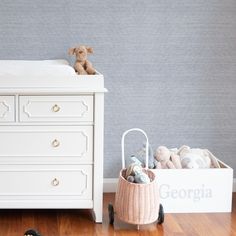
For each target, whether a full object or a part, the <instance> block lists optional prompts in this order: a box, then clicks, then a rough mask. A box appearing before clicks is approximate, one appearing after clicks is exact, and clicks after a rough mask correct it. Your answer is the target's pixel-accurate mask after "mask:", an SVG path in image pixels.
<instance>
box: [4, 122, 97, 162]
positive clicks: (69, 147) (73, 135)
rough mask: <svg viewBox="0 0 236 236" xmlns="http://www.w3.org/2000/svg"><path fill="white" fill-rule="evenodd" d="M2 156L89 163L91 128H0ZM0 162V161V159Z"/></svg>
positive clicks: (91, 144)
mask: <svg viewBox="0 0 236 236" xmlns="http://www.w3.org/2000/svg"><path fill="white" fill-rule="evenodd" d="M0 143H1V152H0V157H1V156H8V157H9V156H23V157H25V156H32V158H33V157H34V156H39V157H43V156H47V157H52V156H64V157H66V156H67V157H70V156H71V157H78V158H79V159H80V160H83V161H91V160H92V153H93V127H92V126H60V127H59V126H52V127H49V126H42V127H40V126H35V127H34V126H15V127H0ZM0 161H1V159H0Z"/></svg>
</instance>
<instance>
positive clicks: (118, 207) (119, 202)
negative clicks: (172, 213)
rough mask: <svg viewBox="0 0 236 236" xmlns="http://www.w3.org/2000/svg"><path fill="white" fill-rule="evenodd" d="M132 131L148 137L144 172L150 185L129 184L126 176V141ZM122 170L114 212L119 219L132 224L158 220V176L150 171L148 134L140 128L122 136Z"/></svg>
mask: <svg viewBox="0 0 236 236" xmlns="http://www.w3.org/2000/svg"><path fill="white" fill-rule="evenodd" d="M131 131H139V132H141V133H143V134H144V136H145V137H146V167H145V168H144V169H143V171H145V172H146V174H147V175H148V176H149V178H150V179H151V182H150V183H148V184H137V183H130V182H128V181H127V180H126V179H125V178H124V176H125V171H126V169H125V155H124V139H125V136H126V135H127V134H128V133H129V132H131ZM121 146H122V170H121V171H120V175H119V182H118V187H117V191H116V197H115V205H114V210H115V213H116V215H117V217H118V218H119V219H120V220H122V221H125V222H127V223H131V224H137V225H138V227H139V225H141V224H150V223H152V222H154V221H156V220H157V219H158V214H159V205H160V201H159V192H158V189H157V183H156V176H155V174H154V173H153V172H152V171H151V170H149V169H148V146H149V143H148V137H147V135H146V133H145V132H144V131H143V130H141V129H138V128H134V129H130V130H127V131H126V132H124V134H123V136H122V144H121Z"/></svg>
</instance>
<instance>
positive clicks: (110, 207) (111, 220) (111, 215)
mask: <svg viewBox="0 0 236 236" xmlns="http://www.w3.org/2000/svg"><path fill="white" fill-rule="evenodd" d="M108 215H109V223H110V224H111V225H113V223H114V207H113V205H112V204H111V203H109V204H108Z"/></svg>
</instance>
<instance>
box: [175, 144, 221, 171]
mask: <svg viewBox="0 0 236 236" xmlns="http://www.w3.org/2000/svg"><path fill="white" fill-rule="evenodd" d="M177 154H178V155H179V156H180V161H181V165H182V167H183V168H187V169H199V168H220V165H219V163H218V161H217V158H216V157H215V156H214V155H213V154H212V153H211V152H210V151H209V150H208V149H200V148H190V147H189V146H186V145H184V146H182V147H180V148H179V150H178V151H177Z"/></svg>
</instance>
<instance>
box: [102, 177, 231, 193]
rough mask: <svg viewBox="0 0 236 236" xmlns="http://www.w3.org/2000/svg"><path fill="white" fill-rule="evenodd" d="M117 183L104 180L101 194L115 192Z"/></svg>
mask: <svg viewBox="0 0 236 236" xmlns="http://www.w3.org/2000/svg"><path fill="white" fill-rule="evenodd" d="M117 183H118V178H104V180H103V192H104V193H114V192H116V187H117ZM233 192H236V178H234V180H233Z"/></svg>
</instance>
